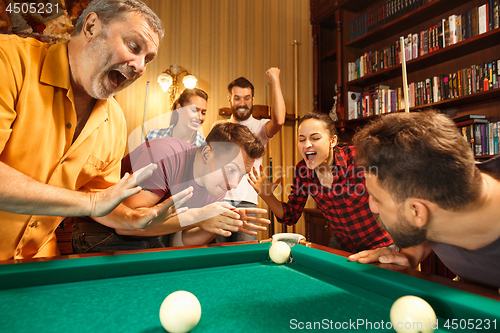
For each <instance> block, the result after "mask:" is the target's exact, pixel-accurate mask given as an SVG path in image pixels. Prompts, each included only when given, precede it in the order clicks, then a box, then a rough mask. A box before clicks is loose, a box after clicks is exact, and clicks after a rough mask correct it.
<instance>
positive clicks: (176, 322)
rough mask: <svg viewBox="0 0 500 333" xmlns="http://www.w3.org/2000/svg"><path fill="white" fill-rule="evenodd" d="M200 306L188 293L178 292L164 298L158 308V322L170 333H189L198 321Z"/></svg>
mask: <svg viewBox="0 0 500 333" xmlns="http://www.w3.org/2000/svg"><path fill="white" fill-rule="evenodd" d="M200 317H201V305H200V302H199V301H198V298H197V297H196V296H195V295H193V294H192V293H190V292H189V291H184V290H179V291H176V292H173V293H171V294H170V295H168V296H167V298H165V300H164V301H163V303H162V304H161V307H160V321H161V324H162V326H163V328H164V329H165V330H167V332H170V333H186V332H189V331H191V330H192V329H193V328H194V327H195V326H196V325H197V324H198V322H199V321H200Z"/></svg>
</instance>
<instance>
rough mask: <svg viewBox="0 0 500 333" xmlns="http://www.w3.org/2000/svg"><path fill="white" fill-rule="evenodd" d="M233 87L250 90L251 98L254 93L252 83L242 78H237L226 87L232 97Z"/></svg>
mask: <svg viewBox="0 0 500 333" xmlns="http://www.w3.org/2000/svg"><path fill="white" fill-rule="evenodd" d="M233 87H240V88H250V90H252V97H253V93H254V88H253V84H252V82H250V81H248V80H247V79H246V78H244V77H243V76H241V77H239V78H237V79H236V80H234V81H233V82H231V83H229V85H228V86H227V90H228V91H229V95H232V93H233Z"/></svg>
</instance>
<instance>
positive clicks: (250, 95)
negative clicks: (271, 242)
mask: <svg viewBox="0 0 500 333" xmlns="http://www.w3.org/2000/svg"><path fill="white" fill-rule="evenodd" d="M266 74H267V76H268V78H269V80H270V81H271V94H272V107H271V119H261V120H257V119H255V118H254V117H253V116H252V111H253V102H254V99H255V97H254V87H253V85H252V83H251V82H250V81H248V80H247V79H246V78H244V77H239V78H237V79H236V80H234V81H233V82H231V83H230V84H229V85H228V87H227V88H228V91H229V96H228V99H229V105H230V106H231V111H232V115H231V118H230V119H229V121H231V122H235V123H239V124H241V125H244V126H247V127H248V128H249V129H250V131H251V132H252V133H253V134H254V135H255V136H256V137H257V138H258V139H259V140H260V141H261V142H262V144H263V145H264V146H266V144H267V142H268V141H269V140H270V139H271V138H272V137H273V136H274V135H275V134H276V133H278V132H279V130H280V129H281V127H282V126H283V124H284V123H285V116H286V108H285V100H284V98H283V93H282V92H281V84H280V70H279V69H278V68H276V67H272V68H270V69H268V70H267V72H266ZM260 165H262V157H260V158H258V159H256V160H255V162H254V166H255V168H256V169H257V170H259V168H260ZM257 198H258V196H257V193H256V192H255V190H254V189H253V188H252V187H251V186H250V184H249V183H248V179H247V176H245V177H243V179H242V180H241V182H240V183H239V185H238V187H237V188H236V189H233V190H231V191H228V192H227V194H226V197H225V198H224V200H226V201H228V202H229V203H230V204H232V205H233V206H236V207H239V208H247V207H256V206H257V202H258V201H257ZM255 239H256V236H250V235H246V234H243V233H234V234H233V235H231V236H229V237H224V236H221V235H218V236H217V237H216V241H217V243H224V242H236V241H247V240H255Z"/></svg>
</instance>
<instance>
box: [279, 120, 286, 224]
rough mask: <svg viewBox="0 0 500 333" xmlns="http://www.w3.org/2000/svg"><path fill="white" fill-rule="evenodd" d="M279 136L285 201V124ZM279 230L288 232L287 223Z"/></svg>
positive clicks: (283, 200) (282, 187) (283, 198)
mask: <svg viewBox="0 0 500 333" xmlns="http://www.w3.org/2000/svg"><path fill="white" fill-rule="evenodd" d="M280 137H281V201H282V202H285V195H286V194H285V188H286V173H285V172H284V171H283V170H284V168H283V166H284V165H285V126H283V127H281V129H280ZM281 232H288V230H287V225H286V224H281Z"/></svg>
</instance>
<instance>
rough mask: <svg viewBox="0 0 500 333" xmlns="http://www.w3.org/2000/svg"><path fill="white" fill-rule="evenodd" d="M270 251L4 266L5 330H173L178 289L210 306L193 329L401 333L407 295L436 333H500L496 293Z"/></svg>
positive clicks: (298, 250)
mask: <svg viewBox="0 0 500 333" xmlns="http://www.w3.org/2000/svg"><path fill="white" fill-rule="evenodd" d="M270 245H271V243H270V242H246V243H242V244H239V243H231V244H225V245H224V244H223V245H222V246H221V245H216V246H203V247H195V248H189V249H184V248H177V249H161V250H158V249H157V250H146V251H137V252H124V253H121V252H116V253H107V254H101V255H70V256H64V257H61V258H54V259H31V260H24V261H22V262H17V261H4V262H0V314H1V315H0V332H16V333H17V332H37V333H41V332H51V333H53V332H93V333H94V332H145V333H154V332H164V329H163V328H162V326H161V323H160V319H159V309H160V306H161V303H162V301H163V300H164V298H165V297H166V296H167V295H169V294H170V293H172V292H174V291H177V290H187V291H190V292H192V293H193V294H195V295H196V296H197V297H198V299H199V301H200V303H201V307H202V315H201V320H200V322H199V323H198V325H197V326H196V327H195V328H194V329H193V330H192V332H287V331H291V332H294V331H309V332H313V331H314V332H320V331H332V332H333V331H353V332H394V330H393V329H391V326H392V325H390V319H389V310H390V307H391V305H392V303H393V302H394V301H395V300H396V299H397V298H399V297H401V296H404V295H416V296H419V297H422V298H424V299H425V300H427V301H428V302H429V303H430V304H431V305H432V307H433V308H434V310H435V312H436V314H437V316H438V323H437V325H438V330H436V332H439V331H447V330H446V328H445V325H446V324H448V327H449V328H451V329H450V330H451V331H456V332H462V331H464V329H463V328H464V327H466V328H467V327H468V328H474V329H477V330H480V331H491V332H495V331H499V330H500V297H498V293H495V292H493V291H491V293H490V291H489V290H486V289H481V288H476V287H473V286H472V287H471V286H465V287H463V288H469V289H470V290H471V291H473V292H479V293H481V294H482V296H480V295H478V294H476V293H471V292H468V291H463V290H460V289H457V288H454V287H450V286H445V285H443V284H441V283H435V282H432V281H428V280H426V279H422V277H424V278H433V277H430V276H426V275H422V274H419V272H416V271H414V270H410V269H406V268H402V267H397V266H394V265H378V266H382V267H377V265H368V264H359V263H355V262H349V261H348V260H347V258H346V255H347V253H345V252H341V251H336V250H333V249H329V248H327V247H324V246H320V245H315V244H311V243H303V244H299V245H296V246H294V247H293V248H292V252H291V253H292V258H293V261H294V262H292V263H287V264H283V265H277V264H275V263H273V262H271V261H270V260H269V257H268V250H269V247H270ZM387 268H390V269H387ZM394 270H401V271H404V273H407V274H402V273H401V272H398V271H394ZM437 278H438V280H439V282H442V281H443V280H444V278H439V277H437ZM441 279H442V280H441ZM450 284H452V285H454V286H457V287H460V286H463V285H462V284H459V283H456V282H450ZM485 296H488V297H485ZM423 324H424V325H428V324H429V323H423ZM433 325H434V326H435V325H436V324H435V323H433ZM488 327H489V330H486V328H488ZM453 328H456V329H453Z"/></svg>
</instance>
